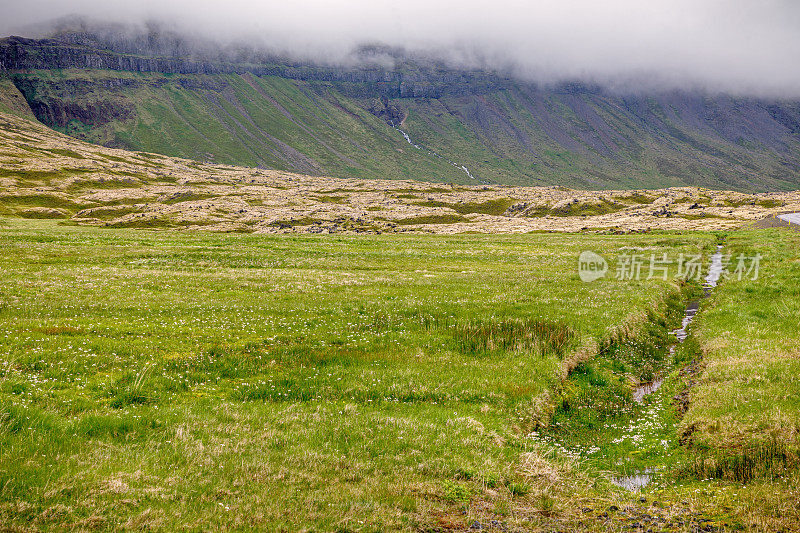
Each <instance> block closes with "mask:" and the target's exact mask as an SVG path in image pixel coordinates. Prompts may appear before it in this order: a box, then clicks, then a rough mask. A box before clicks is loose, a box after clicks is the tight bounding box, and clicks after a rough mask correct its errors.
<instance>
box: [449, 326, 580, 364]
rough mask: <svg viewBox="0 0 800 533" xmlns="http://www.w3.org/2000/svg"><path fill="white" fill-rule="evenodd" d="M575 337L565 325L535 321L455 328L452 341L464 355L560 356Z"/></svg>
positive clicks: (573, 332)
mask: <svg viewBox="0 0 800 533" xmlns="http://www.w3.org/2000/svg"><path fill="white" fill-rule="evenodd" d="M576 338H577V335H576V333H575V331H573V330H572V329H571V328H570V327H568V326H567V325H565V324H563V323H560V322H550V321H545V320H540V319H534V318H524V319H511V318H508V319H504V320H499V321H491V322H487V321H473V322H468V323H465V324H456V325H455V327H454V328H453V339H454V340H455V343H456V346H457V349H458V351H459V352H461V353H463V354H467V355H475V354H482V353H490V352H496V351H504V352H517V353H532V354H536V355H543V354H555V355H558V356H563V355H564V353H565V352H566V351H567V349H568V348H570V347H571V346H572V345H573V343H574V341H575V339H576Z"/></svg>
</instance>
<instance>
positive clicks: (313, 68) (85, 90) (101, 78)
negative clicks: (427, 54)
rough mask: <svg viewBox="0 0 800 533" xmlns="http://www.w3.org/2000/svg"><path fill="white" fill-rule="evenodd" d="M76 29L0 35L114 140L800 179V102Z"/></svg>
mask: <svg viewBox="0 0 800 533" xmlns="http://www.w3.org/2000/svg"><path fill="white" fill-rule="evenodd" d="M74 41H75V42H64V41H59V40H29V39H21V38H16V37H14V38H7V39H3V40H0V71H3V72H0V75H3V76H5V77H6V78H7V79H11V80H12V81H13V83H14V85H15V87H16V89H18V90H19V91H20V92H21V93H22V94H23V95H24V97H25V99H26V100H27V102H28V104H29V105H30V107H31V109H32V110H33V112H34V113H35V114H36V116H37V118H39V120H41V121H42V122H44V123H45V124H47V125H49V126H51V127H54V128H56V129H59V130H61V131H64V132H67V133H69V134H71V135H74V136H76V137H79V138H82V139H85V140H89V141H92V142H96V143H100V144H105V145H107V146H115V147H125V148H130V149H135V150H144V151H152V152H160V153H165V154H168V155H176V156H182V157H188V158H194V159H200V160H208V161H217V162H225V163H233V164H241V165H250V166H263V167H270V168H277V169H285V170H294V171H299V172H304V173H309V174H316V175H332V176H339V177H361V178H415V179H424V180H432V181H449V182H460V183H471V184H472V183H480V182H486V183H503V184H513V185H531V184H560V185H569V186H573V187H580V188H626V187H627V188H637V187H663V186H680V185H694V186H706V187H716V188H725V189H740V190H754V191H760V190H786V189H796V188H798V187H800V103H798V102H786V101H764V100H758V99H748V98H732V97H727V96H722V95H718V96H713V97H711V96H708V95H704V94H696V93H681V92H672V93H662V94H653V95H641V94H638V95H620V94H610V93H607V92H604V91H603V90H600V89H598V88H590V87H585V86H582V85H579V84H572V85H563V86H561V87H558V88H547V89H545V88H541V87H536V86H533V85H530V84H527V83H524V82H520V81H517V80H513V79H506V78H503V77H500V76H497V75H496V74H493V73H490V72H475V71H464V70H455V69H448V68H445V67H444V66H443V65H441V64H438V63H436V62H433V61H429V60H410V59H408V58H406V57H404V56H402V54H397V55H396V56H393V57H392V60H393V63H392V64H393V66H391V67H387V66H377V65H375V64H371V66H369V65H368V66H361V67H353V68H344V67H333V66H325V65H309V64H301V63H296V62H289V61H278V60H277V59H275V58H264V57H256V56H247V57H246V60H242V61H241V62H231V61H230V60H229V59H230V58H228V57H222V55H221V57H219V58H214V57H177V56H174V55H173V56H170V57H154V56H152V55H148V54H147V53H140V54H132V53H128V52H130V51H136V47H135V46H130V47H129V48H125V50H124V51H125V52H126V53H122V52H121V51H119V50H102V49H98V48H96V47H93V46H90V45H91V41H90V40H87V39H86V38H80V39H74ZM54 71H57V72H54ZM398 126H399V127H401V128H402V130H403V131H402V132H399V131H397V130H396V129H394V128H395V127H398ZM405 136H408V137H407V138H406V137H405Z"/></svg>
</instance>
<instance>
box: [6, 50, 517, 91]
mask: <svg viewBox="0 0 800 533" xmlns="http://www.w3.org/2000/svg"><path fill="white" fill-rule="evenodd" d="M52 69H96V70H111V71H127V72H150V73H161V74H245V73H250V74H254V75H256V76H278V77H281V78H286V79H293V80H304V81H323V82H331V83H337V84H340V88H341V90H342V91H343V92H344V93H346V94H348V95H349V96H353V97H382V96H386V97H389V98H438V97H441V96H444V95H463V94H474V93H479V92H486V91H489V90H492V89H493V88H496V87H499V86H500V85H502V83H503V79H502V78H499V77H497V76H495V75H492V74H488V73H484V72H479V71H458V70H447V69H444V68H443V67H442V66H441V65H438V64H435V63H429V64H427V65H426V64H418V63H410V62H401V63H399V64H397V65H396V66H395V68H392V69H388V68H383V67H378V66H372V67H370V66H362V67H354V68H345V67H335V66H321V65H310V64H303V63H293V62H289V61H282V62H262V63H257V64H252V63H231V62H225V61H210V60H196V59H191V58H180V57H150V56H147V55H133V54H121V53H117V52H114V51H110V50H99V49H96V48H91V47H88V46H85V45H81V44H72V43H69V42H64V41H59V40H54V39H43V40H34V39H25V38H22V37H8V38H5V39H0V71H2V70H5V71H15V70H52Z"/></svg>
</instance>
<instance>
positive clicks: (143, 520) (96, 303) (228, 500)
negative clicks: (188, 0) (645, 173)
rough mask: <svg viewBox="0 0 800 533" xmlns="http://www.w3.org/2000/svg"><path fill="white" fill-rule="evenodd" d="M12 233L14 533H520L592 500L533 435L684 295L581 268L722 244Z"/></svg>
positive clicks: (6, 457) (2, 418) (1, 309)
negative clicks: (569, 374)
mask: <svg viewBox="0 0 800 533" xmlns="http://www.w3.org/2000/svg"><path fill="white" fill-rule="evenodd" d="M5 222H6V224H5V225H2V226H0V244H1V245H2V246H3V248H4V250H5V253H4V254H2V255H0V324H2V326H0V327H1V328H2V331H3V334H0V353H2V354H3V357H2V365H3V366H2V368H0V487H2V491H0V522H2V523H3V524H4V525H6V526H7V527H18V528H25V529H29V528H39V529H86V528H102V529H141V528H149V529H154V530H176V529H196V528H197V527H198V524H202V527H203V528H208V529H215V530H228V529H269V530H273V529H281V528H284V529H288V530H299V529H302V528H310V529H314V530H364V531H367V530H369V531H377V530H420V529H435V528H437V527H441V524H442V523H443V522H442V521H444V523H452V524H455V525H457V527H461V528H466V527H468V526H469V524H470V523H471V520H474V518H475V517H482V519H483V518H486V517H490V518H492V519H500V520H503V521H508V523H509V524H519V525H520V527H535V526H536V524H539V523H540V521H541V520H547V519H548V518H547V517H548V516H551V515H554V514H557V513H560V512H564V510H565V508H566V507H568V506H569V505H571V504H570V503H569V501H568V500H566V499H562V496H565V497H566V495H570V494H571V495H572V496H573V497H574V496H575V494H582V493H586V491H590V490H598V491H601V492H602V491H603V490H606V489H603V488H602V487H604V486H605V485H604V484H603V483H602V480H601V479H600V478H591V479H589V478H587V479H584V478H583V477H581V476H582V474H580V472H577V471H576V470H575V465H571V464H570V463H569V462H568V461H565V460H561V459H558V458H556V457H554V456H548V455H546V454H544V453H543V451H542V449H541V448H540V447H539V446H538V445H537V444H536V443H535V442H533V441H531V440H530V439H527V438H526V430H525V429H524V428H525V427H527V425H528V424H529V421H530V420H531V418H532V417H533V416H534V414H536V413H539V414H541V413H542V411H543V409H545V406H546V405H548V401H547V398H548V397H550V395H551V394H553V393H554V392H555V391H556V390H557V389H558V387H559V386H560V385H559V384H560V383H561V377H562V374H563V368H564V365H565V364H567V361H568V360H569V359H570V358H571V357H572V354H573V353H574V352H575V351H576V349H577V348H579V347H583V346H591V345H600V346H609V344H608V342H606V341H607V340H608V339H613V338H615V337H614V335H613V332H614V331H616V329H617V328H616V327H617V326H619V325H620V324H626V323H630V320H631V317H632V316H633V317H636V316H642V315H643V314H646V311H645V310H647V309H658V308H661V307H662V306H663V302H664V301H665V299H667V298H668V297H669V295H674V294H675V292H676V287H675V286H674V285H673V284H671V283H668V282H663V281H659V280H649V281H644V280H643V281H638V282H628V281H621V280H616V279H614V278H613V277H612V278H609V279H605V280H601V281H597V282H595V283H592V284H585V283H582V282H581V281H580V279H579V278H578V276H577V273H576V261H577V256H578V255H579V254H580V252H581V251H582V250H585V249H595V250H601V251H603V252H604V253H609V254H613V253H622V252H623V251H624V250H627V249H630V248H631V247H635V248H647V249H653V250H658V251H661V250H663V251H669V252H670V253H681V252H682V253H693V252H694V253H696V252H697V251H699V250H703V249H707V248H708V246H709V245H710V243H711V242H712V241H713V237H711V236H708V235H702V234H697V235H680V234H674V235H671V234H661V235H634V236H613V235H608V236H606V235H602V236H600V235H594V236H587V235H521V236H508V235H491V236H477V235H467V236H463V235H462V236H455V237H449V236H420V235H400V236H397V235H381V236H326V237H307V236H297V235H291V236H258V235H218V234H205V233H181V232H169V231H142V230H131V229H113V230H111V229H99V228H89V227H76V226H58V225H55V224H54V223H52V222H46V221H22V220H19V219H6V220H5ZM637 353H638V352H637ZM630 357H631V358H633V357H635V354H633V353H632V354H631V355H630ZM631 361H633V359H631ZM631 364H632V365H633V364H636V365H638V363H631ZM545 410H546V409H545ZM554 479H558V480H559V481H558V483H556V484H555V485H554V484H553V481H552V480H554ZM520 509H528V510H529V511H525V512H523V511H520ZM525 524H528V526H525Z"/></svg>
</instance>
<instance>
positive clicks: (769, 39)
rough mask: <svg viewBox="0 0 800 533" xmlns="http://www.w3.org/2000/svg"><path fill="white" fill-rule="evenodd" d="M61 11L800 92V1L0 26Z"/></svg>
mask: <svg viewBox="0 0 800 533" xmlns="http://www.w3.org/2000/svg"><path fill="white" fill-rule="evenodd" d="M68 14H82V15H88V16H91V17H93V18H98V19H106V20H113V21H120V22H131V23H136V22H141V21H143V20H145V19H158V20H164V21H170V22H171V23H174V24H177V25H178V26H179V27H183V28H187V29H189V30H191V31H193V32H195V33H200V34H202V35H206V36H208V37H213V38H215V39H222V40H232V39H247V40H248V41H251V42H253V43H266V44H269V45H272V46H275V45H277V46H280V47H281V48H283V49H288V50H292V51H295V52H296V53H298V54H299V55H303V56H309V55H311V56H318V57H326V58H329V59H334V60H335V59H337V58H341V57H343V56H345V55H346V53H347V52H348V51H349V50H350V49H351V48H352V47H353V46H354V45H356V44H359V43H362V42H365V41H368V42H383V43H386V44H390V45H398V46H405V47H406V48H408V49H412V50H416V49H420V50H436V51H437V52H438V53H440V54H444V55H447V56H448V57H450V58H453V59H458V60H460V61H464V62H469V61H471V60H474V59H475V58H482V59H483V60H489V61H490V62H491V63H492V64H497V65H501V66H512V67H513V68H514V69H516V71H517V72H518V73H520V74H521V75H524V76H527V77H530V78H531V79H535V80H538V81H544V82H549V81H563V80H573V79H579V80H584V81H591V82H599V83H603V84H606V85H611V86H616V85H623V86H624V85H626V84H630V83H632V81H633V82H634V83H636V84H639V85H641V84H644V85H655V86H661V87H667V88H669V87H686V88H696V87H700V88H705V89H708V90H711V91H726V92H735V93H739V94H742V93H744V94H753V95H764V96H767V95H770V96H773V95H777V96H791V97H800V0H529V1H516V2H515V1H510V0H492V1H475V0H462V1H454V0H402V1H394V2H389V1H385V0H349V1H347V0H340V1H335V0H307V1H291V0H290V1H287V0H280V1H273V0H264V1H256V0H226V1H211V0H125V1H120V0H62V1H54V0H25V1H24V2H19V1H18V0H14V1H11V0H0V33H2V34H3V35H8V34H11V33H24V31H22V30H21V28H24V27H25V26H26V25H28V24H31V23H36V22H40V21H42V20H43V19H44V18H45V17H47V18H51V17H58V16H61V15H68Z"/></svg>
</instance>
